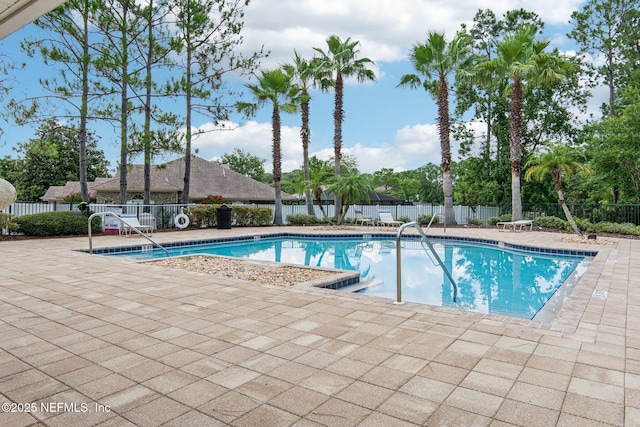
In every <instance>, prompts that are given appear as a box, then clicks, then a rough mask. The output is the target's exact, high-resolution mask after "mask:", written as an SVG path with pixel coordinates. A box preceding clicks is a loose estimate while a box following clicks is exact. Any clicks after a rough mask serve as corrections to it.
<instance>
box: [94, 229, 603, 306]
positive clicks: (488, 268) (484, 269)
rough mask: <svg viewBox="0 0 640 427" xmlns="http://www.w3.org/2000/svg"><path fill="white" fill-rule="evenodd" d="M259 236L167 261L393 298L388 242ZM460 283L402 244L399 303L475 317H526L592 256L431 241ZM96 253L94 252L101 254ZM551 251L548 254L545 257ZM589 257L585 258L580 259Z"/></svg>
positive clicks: (145, 254)
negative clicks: (214, 259)
mask: <svg viewBox="0 0 640 427" xmlns="http://www.w3.org/2000/svg"><path fill="white" fill-rule="evenodd" d="M362 237H363V236H360V237H358V238H356V237H350V238H344V237H341V238H339V239H338V238H320V237H319V236H314V237H313V238H305V237H301V236H291V237H288V236H287V237H262V238H255V239H254V238H251V239H250V240H233V241H226V242H220V243H208V244H204V243H203V244H190V245H186V246H175V247H169V248H168V250H169V254H170V256H184V255H195V254H203V253H206V254H213V255H223V256H231V257H238V258H246V259H252V260H264V261H275V262H284V263H290V264H297V265H308V266H319V267H328V268H338V269H344V270H356V271H360V283H359V284H357V285H352V286H349V287H346V288H343V290H349V291H352V292H353V291H357V292H360V293H364V294H371V295H377V296H383V297H388V298H393V299H394V300H395V298H396V289H397V288H396V247H395V245H396V243H395V239H394V238H389V237H386V238H385V237H373V238H366V239H363V238H362ZM432 242H433V244H434V247H435V249H436V251H437V253H438V255H439V256H440V258H441V259H442V261H443V262H444V264H445V265H446V266H447V267H448V268H449V270H450V271H451V273H452V275H453V278H454V280H455V281H456V283H457V285H458V297H457V300H456V302H453V292H452V286H451V283H450V282H449V280H448V279H447V278H446V275H444V274H443V271H442V269H441V268H440V267H439V266H438V265H437V264H436V262H435V260H434V259H432V257H430V256H429V255H428V254H427V253H426V252H425V251H424V249H423V248H422V246H421V245H420V243H419V241H417V240H413V239H407V240H403V242H402V251H401V253H402V300H403V301H411V302H418V303H424V304H430V305H435V306H450V307H457V308H460V309H464V310H470V311H475V312H481V313H491V314H502V315H507V316H512V317H519V318H526V319H532V318H534V316H536V313H538V312H539V311H540V310H541V308H542V307H543V306H544V305H545V303H546V302H547V301H548V300H549V299H550V298H551V297H552V296H553V295H554V293H556V291H557V290H558V289H559V288H560V286H561V285H562V284H563V283H564V282H565V281H566V280H567V278H569V277H570V276H571V281H572V282H574V283H575V282H576V281H577V279H578V278H579V277H580V276H581V275H582V274H583V273H584V272H585V271H586V267H587V266H588V259H589V257H591V256H593V255H595V254H593V253H573V254H571V253H562V252H559V251H553V252H555V253H547V252H546V251H544V250H536V251H533V250H526V248H504V247H499V245H498V244H497V242H486V243H481V242H471V241H468V240H466V241H460V240H454V239H448V240H437V239H433V240H432ZM133 249H137V250H128V251H126V252H120V251H119V250H115V251H113V252H111V251H108V250H106V251H103V252H104V254H106V255H115V256H126V257H130V258H135V259H137V260H149V259H155V258H163V257H165V256H166V255H165V254H164V253H163V252H162V251H160V250H157V249H153V250H152V248H151V247H138V248H133ZM99 252H100V251H96V253H99ZM548 252H552V251H548ZM585 257H587V258H585Z"/></svg>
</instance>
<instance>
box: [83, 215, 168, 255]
mask: <svg viewBox="0 0 640 427" xmlns="http://www.w3.org/2000/svg"><path fill="white" fill-rule="evenodd" d="M94 216H112V217H114V218H117V219H118V221H120V222H121V223H122V224H123V225H126V226H127V227H129V228H130V229H131V230H133V231H135V232H136V233H138V234H139V235H141V236H142V237H144V238H145V239H147V240H148V241H150V242H151V243H153V244H154V245H156V246H157V247H159V248H160V249H162V250H163V251H164V253H165V254H166V255H169V251H168V250H166V249H165V247H164V246H162V245H161V244H160V243H158V242H156V241H155V240H153V239H152V238H150V237H149V236H147V235H146V234H144V233H143V232H141V231H140V230H138V229H137V228H136V227H134V226H132V225H130V224H127V223H126V222H125V221H124V220H123V219H122V218H120V217H119V216H118V215H117V214H115V213H113V212H96V213H92V214H91V215H89V219H87V229H88V234H89V255H93V243H92V239H91V220H92V219H93V217H94Z"/></svg>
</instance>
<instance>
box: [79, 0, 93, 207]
mask: <svg viewBox="0 0 640 427" xmlns="http://www.w3.org/2000/svg"><path fill="white" fill-rule="evenodd" d="M82 18H83V26H84V27H83V30H84V34H83V36H82V53H83V56H82V65H81V68H82V100H81V101H80V138H79V139H80V141H79V142H80V145H79V147H78V157H79V159H78V168H79V175H80V176H79V178H80V193H81V194H82V201H83V202H85V203H89V184H88V182H87V181H88V179H87V114H88V109H89V108H88V105H89V66H90V63H91V62H90V60H89V58H90V56H89V7H88V6H87V4H86V3H85V5H84V6H83V17H82Z"/></svg>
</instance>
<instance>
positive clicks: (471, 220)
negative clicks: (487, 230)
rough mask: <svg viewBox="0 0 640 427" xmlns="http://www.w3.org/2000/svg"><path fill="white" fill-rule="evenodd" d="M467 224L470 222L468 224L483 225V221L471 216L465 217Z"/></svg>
mask: <svg viewBox="0 0 640 427" xmlns="http://www.w3.org/2000/svg"><path fill="white" fill-rule="evenodd" d="M467 224H470V225H484V223H483V222H482V220H481V219H479V218H472V217H467Z"/></svg>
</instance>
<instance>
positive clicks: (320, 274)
mask: <svg viewBox="0 0 640 427" xmlns="http://www.w3.org/2000/svg"><path fill="white" fill-rule="evenodd" d="M151 263H152V264H154V265H158V266H162V267H169V268H180V269H184V270H189V271H195V272H198V273H206V274H211V275H212V276H217V277H224V278H233V279H240V280H246V281H251V282H258V283H260V284H266V285H274V286H283V287H288V286H294V285H297V284H300V283H304V282H310V281H314V280H318V279H323V278H327V277H329V276H334V275H336V274H339V272H338V271H331V270H324V269H316V268H306V267H294V266H291V265H282V264H277V263H267V262H260V261H250V260H240V259H234V258H224V257H217V256H202V255H196V256H190V257H178V258H169V259H163V260H160V261H152V262H151Z"/></svg>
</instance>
